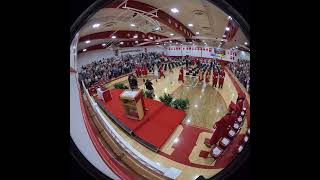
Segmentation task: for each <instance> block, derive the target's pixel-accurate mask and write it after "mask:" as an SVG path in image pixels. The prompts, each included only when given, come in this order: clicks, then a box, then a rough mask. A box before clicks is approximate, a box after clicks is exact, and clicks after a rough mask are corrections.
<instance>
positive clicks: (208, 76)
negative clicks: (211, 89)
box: [206, 70, 210, 84]
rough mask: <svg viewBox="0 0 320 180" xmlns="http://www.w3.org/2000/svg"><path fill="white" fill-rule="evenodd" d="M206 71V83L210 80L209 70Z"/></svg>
mask: <svg viewBox="0 0 320 180" xmlns="http://www.w3.org/2000/svg"><path fill="white" fill-rule="evenodd" d="M206 72H207V73H206V83H207V84H208V83H209V81H210V71H208V70H207V71H206Z"/></svg>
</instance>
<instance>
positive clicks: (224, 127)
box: [210, 114, 233, 145]
mask: <svg viewBox="0 0 320 180" xmlns="http://www.w3.org/2000/svg"><path fill="white" fill-rule="evenodd" d="M232 120H233V118H232V116H231V115H230V114H226V115H225V116H223V117H222V118H221V119H220V121H218V122H216V123H215V126H216V130H215V131H214V133H213V135H212V136H211V139H210V145H213V144H216V143H217V142H218V141H219V140H220V138H222V137H225V136H227V135H228V131H229V125H230V123H231V121H232Z"/></svg>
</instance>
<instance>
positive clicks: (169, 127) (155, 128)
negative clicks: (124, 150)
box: [96, 89, 185, 151]
mask: <svg viewBox="0 0 320 180" xmlns="http://www.w3.org/2000/svg"><path fill="white" fill-rule="evenodd" d="M122 91H123V90H120V89H114V90H111V95H112V100H111V101H109V102H103V101H102V100H99V99H97V98H96V101H97V103H98V104H99V106H100V108H102V110H103V111H104V112H105V113H106V114H107V115H109V117H110V118H111V119H112V120H113V121H114V122H115V123H116V124H118V125H119V126H120V127H121V128H122V129H124V130H125V131H127V132H128V133H129V134H131V135H132V136H133V137H134V138H135V139H136V140H137V141H139V142H140V143H141V144H143V145H145V146H146V147H148V148H150V149H151V150H153V151H158V150H159V148H160V147H161V146H162V145H163V144H164V143H165V142H166V140H167V139H168V138H169V137H170V135H171V134H172V133H173V131H174V130H175V129H176V127H177V126H178V125H179V124H180V123H181V122H182V120H183V119H184V117H185V112H184V111H183V110H179V109H174V108H172V107H168V106H166V105H165V104H164V103H162V102H159V101H156V100H152V99H149V98H144V103H145V108H146V109H148V110H146V111H145V116H144V117H143V119H142V120H140V121H138V120H134V119H129V118H127V116H126V115H125V113H124V109H123V106H122V104H121V101H120V98H119V95H120V94H121V93H122Z"/></svg>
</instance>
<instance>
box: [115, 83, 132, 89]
mask: <svg viewBox="0 0 320 180" xmlns="http://www.w3.org/2000/svg"><path fill="white" fill-rule="evenodd" d="M114 88H116V89H129V88H128V86H126V85H124V84H123V83H115V84H114Z"/></svg>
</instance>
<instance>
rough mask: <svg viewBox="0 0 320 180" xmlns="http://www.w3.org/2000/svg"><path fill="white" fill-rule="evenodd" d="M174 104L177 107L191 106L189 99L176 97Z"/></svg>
mask: <svg viewBox="0 0 320 180" xmlns="http://www.w3.org/2000/svg"><path fill="white" fill-rule="evenodd" d="M172 106H173V107H174V108H176V109H182V110H186V109H187V108H188V106H189V99H176V100H174V101H173V102H172Z"/></svg>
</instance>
